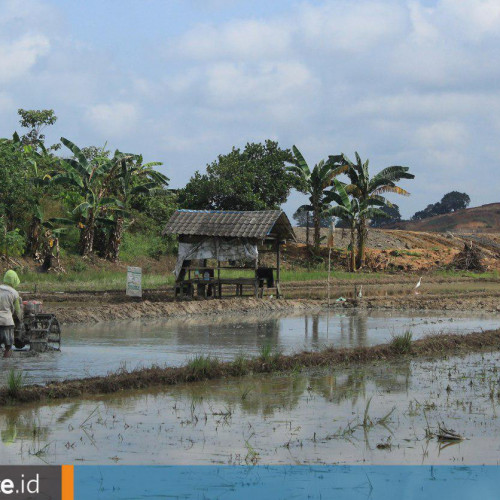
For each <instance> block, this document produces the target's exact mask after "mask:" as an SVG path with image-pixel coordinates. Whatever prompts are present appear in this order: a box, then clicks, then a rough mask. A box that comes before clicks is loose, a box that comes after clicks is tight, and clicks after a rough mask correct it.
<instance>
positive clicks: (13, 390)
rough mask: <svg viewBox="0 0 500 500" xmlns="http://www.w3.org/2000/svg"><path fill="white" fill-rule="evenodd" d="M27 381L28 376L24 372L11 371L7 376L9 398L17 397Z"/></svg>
mask: <svg viewBox="0 0 500 500" xmlns="http://www.w3.org/2000/svg"><path fill="white" fill-rule="evenodd" d="M25 381H26V376H25V375H24V372H22V371H17V370H14V369H13V368H12V369H11V370H9V373H8V374H7V390H8V391H9V396H12V397H15V396H17V394H18V393H19V391H20V390H21V389H22V387H23V385H24V383H25Z"/></svg>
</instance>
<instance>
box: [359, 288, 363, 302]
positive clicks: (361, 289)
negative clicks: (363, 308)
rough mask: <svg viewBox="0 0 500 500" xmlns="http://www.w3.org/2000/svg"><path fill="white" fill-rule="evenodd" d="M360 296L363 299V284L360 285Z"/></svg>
mask: <svg viewBox="0 0 500 500" xmlns="http://www.w3.org/2000/svg"><path fill="white" fill-rule="evenodd" d="M358 297H359V298H360V299H361V298H362V297H363V285H361V286H360V287H359V292H358Z"/></svg>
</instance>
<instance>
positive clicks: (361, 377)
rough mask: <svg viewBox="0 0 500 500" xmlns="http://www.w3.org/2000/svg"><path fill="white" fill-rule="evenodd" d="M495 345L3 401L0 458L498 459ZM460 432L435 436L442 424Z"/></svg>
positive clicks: (168, 461)
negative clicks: (58, 398)
mask: <svg viewBox="0 0 500 500" xmlns="http://www.w3.org/2000/svg"><path fill="white" fill-rule="evenodd" d="M499 362H500V354H499V353H494V354H485V355H469V356H467V357H464V358H452V359H447V360H438V361H433V362H429V361H427V362H422V361H418V362H409V361H408V362H404V363H403V362H400V363H398V364H379V365H370V366H365V367H363V368H359V367H358V368H351V369H337V370H334V371H319V372H313V373H297V374H293V375H290V374H289V375H286V376H285V375H273V376H258V377H257V376H255V377H251V376H249V377H245V378H242V379H232V380H224V381H217V382H215V381H212V382H206V383H196V384H190V385H185V386H177V387H172V388H170V389H168V390H166V391H163V392H162V391H150V392H133V393H132V392H131V393H121V394H120V395H113V396H109V397H104V398H100V399H91V400H85V401H75V402H65V403H63V404H60V405H51V406H37V407H35V406H33V407H26V406H23V407H17V408H10V409H9V408H3V409H1V410H0V438H1V442H0V461H1V462H2V463H16V464H17V463H19V464H28V463H42V462H46V463H84V464H85V463H88V464H92V463H99V464H112V463H123V464H128V463H130V464H145V463H147V464H213V463H216V464H219V463H223V464H257V463H260V464H316V463H327V464H421V463H424V464H498V461H499V458H500V419H499V418H498V412H499V411H500V408H499V406H498V405H499V404H500V401H499V397H500V393H499V390H500V386H499V375H500V374H499V372H498V368H497V367H498V366H499ZM439 423H443V424H444V425H445V426H446V427H447V428H449V429H454V430H455V431H456V432H458V433H460V434H461V435H462V436H463V437H464V438H465V439H464V440H463V441H460V442H456V443H453V442H439V441H438V439H437V438H436V436H435V433H436V432H437V431H438V424H439Z"/></svg>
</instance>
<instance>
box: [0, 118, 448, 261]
mask: <svg viewBox="0 0 500 500" xmlns="http://www.w3.org/2000/svg"><path fill="white" fill-rule="evenodd" d="M18 113H19V116H20V125H21V126H22V127H23V129H27V130H26V131H25V133H24V134H22V135H19V134H17V133H14V134H13V136H12V138H9V139H0V245H1V248H2V249H3V250H4V253H8V252H11V253H15V254H16V255H20V254H24V255H26V256H30V257H33V258H35V259H37V260H40V259H42V260H43V259H46V258H47V257H48V258H49V259H50V258H51V257H52V256H53V253H54V251H55V250H54V249H56V250H57V249H58V245H59V241H60V242H61V245H62V246H63V247H64V248H65V249H66V250H68V251H70V252H75V253H78V254H80V255H81V256H84V257H90V256H92V255H98V256H99V257H102V258H105V259H108V260H110V261H116V260H117V259H118V258H119V254H120V247H121V245H122V243H123V241H124V238H125V237H126V235H127V234H129V233H134V232H136V233H141V234H145V235H151V236H152V235H155V237H158V235H159V234H160V233H161V230H162V228H163V225H164V223H165V221H166V220H167V219H168V217H169V216H170V214H171V212H172V211H173V210H174V209H176V208H188V209H202V210H203V209H205V210H210V209H218V210H269V209H279V207H280V206H281V205H282V204H283V203H284V202H285V201H286V200H287V198H288V196H289V195H290V192H291V190H292V189H295V190H297V191H299V192H302V193H305V194H306V195H307V196H308V203H307V204H305V205H303V206H302V207H300V208H299V210H298V212H297V214H299V215H298V217H301V218H302V219H305V220H306V221H310V222H311V225H312V233H313V236H312V240H313V250H316V251H317V250H319V246H320V242H321V235H320V229H321V227H325V226H327V225H329V224H331V223H332V222H333V221H334V220H337V221H340V222H341V223H342V224H344V226H346V227H348V228H349V231H350V236H351V243H350V266H351V269H352V270H355V269H356V268H358V267H362V266H363V265H364V263H365V247H366V238H367V227H368V225H369V224H370V223H371V224H374V223H375V224H377V223H378V222H377V221H382V220H384V219H386V218H390V217H391V214H392V215H394V213H395V212H396V213H397V214H399V209H398V207H397V205H394V204H392V203H391V202H390V201H389V200H388V199H387V198H386V197H385V195H386V194H387V193H395V194H398V195H404V196H408V195H409V193H408V192H407V191H406V190H405V189H403V188H402V187H400V186H398V185H397V183H398V182H399V181H400V180H402V179H413V178H414V175H413V174H411V173H410V172H409V168H408V167H405V166H398V165H395V166H390V167H387V168H384V169H382V170H380V171H379V172H377V173H375V174H374V175H372V173H371V171H370V169H369V161H368V160H365V161H363V160H362V159H361V157H360V156H359V155H358V153H355V160H354V161H352V160H351V159H349V158H348V157H347V156H346V155H345V154H343V153H341V154H332V155H329V156H328V158H326V159H324V160H321V161H319V162H318V163H317V164H315V165H314V167H310V166H309V164H308V163H307V162H306V160H305V158H304V156H303V155H302V153H301V152H300V151H299V149H298V148H297V147H296V146H293V147H292V149H283V148H281V147H280V146H279V144H278V143H277V142H276V141H271V140H267V141H265V142H264V143H248V144H246V146H245V147H244V148H242V149H240V148H233V149H232V150H231V151H230V152H229V153H228V154H225V155H219V156H218V157H217V159H216V160H215V161H213V162H212V163H210V164H208V165H207V167H206V170H205V171H204V172H199V171H197V172H195V174H194V175H193V176H192V177H191V179H190V180H189V181H188V182H187V184H186V186H184V187H183V188H181V189H177V190H172V189H170V188H169V179H168V178H167V177H166V176H165V175H163V174H162V173H160V172H159V171H158V167H159V166H160V165H161V163H159V162H145V161H144V159H143V156H142V155H140V154H135V153H125V152H122V151H120V150H116V151H115V152H114V153H111V152H110V151H109V150H107V149H106V145H105V146H103V147H97V146H90V147H79V146H77V145H76V144H75V143H74V142H72V141H71V140H70V139H68V138H66V137H61V139H60V142H59V143H57V144H53V145H47V144H46V138H45V135H44V131H45V129H46V127H50V126H52V125H54V123H55V122H56V120H57V117H56V116H55V114H54V111H53V110H24V109H20V110H19V111H18ZM442 201H443V200H442ZM307 225H309V222H307Z"/></svg>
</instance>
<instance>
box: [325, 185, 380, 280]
mask: <svg viewBox="0 0 500 500" xmlns="http://www.w3.org/2000/svg"><path fill="white" fill-rule="evenodd" d="M333 183H334V188H335V190H333V189H332V190H331V191H330V192H329V195H328V198H329V200H331V201H334V202H335V203H337V205H336V206H334V207H331V208H330V209H329V210H328V211H327V213H328V215H331V216H333V217H338V218H340V219H342V220H343V221H345V222H346V223H347V224H348V226H349V230H350V234H351V244H350V247H351V249H350V265H349V267H350V271H353V272H354V271H356V227H357V225H358V224H359V221H360V219H362V218H365V219H370V218H372V217H375V216H378V217H384V216H385V212H383V211H382V210H380V209H379V208H377V206H382V205H383V202H381V201H380V200H378V199H371V200H369V201H368V202H367V203H366V204H365V205H363V206H362V205H361V204H360V203H359V200H358V199H357V198H350V197H349V195H348V193H347V186H345V185H344V184H343V183H341V182H340V181H339V180H338V179H333Z"/></svg>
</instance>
